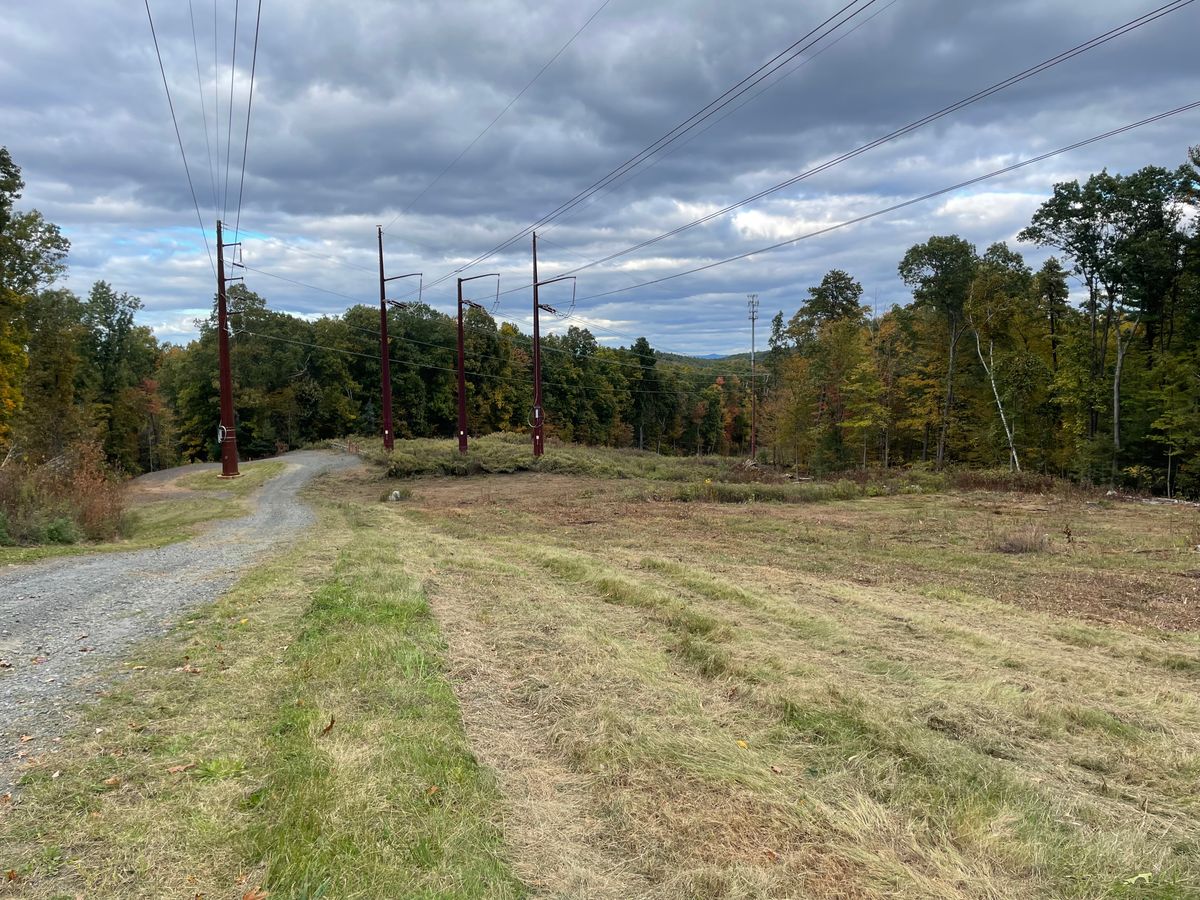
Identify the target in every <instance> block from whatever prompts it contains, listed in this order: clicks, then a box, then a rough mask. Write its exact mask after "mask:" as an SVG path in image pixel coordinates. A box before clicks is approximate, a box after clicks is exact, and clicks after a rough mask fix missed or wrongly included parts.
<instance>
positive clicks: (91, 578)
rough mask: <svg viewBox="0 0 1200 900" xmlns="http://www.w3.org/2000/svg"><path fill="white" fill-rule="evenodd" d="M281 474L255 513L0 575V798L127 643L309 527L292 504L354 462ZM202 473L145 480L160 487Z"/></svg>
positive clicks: (325, 460) (292, 461)
mask: <svg viewBox="0 0 1200 900" xmlns="http://www.w3.org/2000/svg"><path fill="white" fill-rule="evenodd" d="M280 459H282V460H283V461H285V462H287V463H288V467H287V469H286V470H285V471H284V472H283V474H281V475H279V476H277V477H275V478H273V479H271V480H270V481H268V482H267V483H266V484H265V485H264V486H263V487H262V489H261V490H260V491H259V492H258V494H257V496H255V498H254V500H253V504H254V511H253V512H252V513H251V514H250V515H248V516H245V517H243V518H240V519H234V520H224V521H221V522H218V523H216V524H215V525H214V526H210V527H209V528H207V529H206V530H205V531H204V532H203V533H201V534H200V535H198V536H197V537H195V538H193V539H191V540H188V541H184V542H181V543H178V544H171V545H169V546H166V547H159V548H157V549H150V550H137V551H131V552H127V553H120V552H118V553H99V554H94V555H84V556H70V557H60V558H58V559H54V560H50V561H46V562H41V563H34V564H31V565H27V566H19V567H15V568H12V569H10V570H8V571H5V572H0V658H2V659H5V660H8V661H9V663H10V664H11V666H12V668H9V669H5V670H3V671H0V793H2V792H3V791H5V790H7V789H8V787H9V786H10V785H11V782H12V780H13V779H14V778H15V772H16V769H17V768H18V765H17V763H18V762H19V757H20V756H25V755H27V756H34V755H38V754H42V753H46V752H52V751H53V749H54V739H55V738H56V737H58V736H59V735H61V734H62V733H63V732H64V731H65V730H66V729H68V728H69V727H70V726H71V724H72V723H73V721H74V720H75V718H76V715H77V711H78V708H79V706H80V704H81V703H82V702H83V701H86V699H87V698H88V697H89V696H91V695H94V694H95V693H97V692H98V691H100V690H102V689H103V688H104V684H105V680H104V678H105V675H106V673H108V672H109V670H110V667H111V665H112V664H113V663H114V662H116V661H117V660H120V659H121V658H122V657H123V655H124V654H125V653H127V652H128V651H129V649H130V647H131V646H133V645H134V644H135V643H137V642H138V641H141V640H144V639H146V638H150V637H155V636H157V635H160V634H163V633H165V632H166V631H167V630H168V629H169V628H170V627H171V626H172V625H173V624H174V623H175V622H176V621H177V619H178V617H179V615H180V614H181V613H182V612H184V611H186V610H187V609H189V608H191V607H193V606H195V605H197V604H200V603H206V602H209V601H212V600H214V599H216V598H217V597H218V596H220V595H221V594H222V593H223V592H224V591H226V590H227V589H228V588H229V587H230V586H231V585H232V584H233V583H234V582H235V581H236V579H237V578H238V576H239V575H240V574H241V573H242V571H243V570H244V569H245V568H246V567H247V566H249V565H251V564H253V563H255V562H258V561H259V560H261V559H262V558H263V556H264V554H266V553H268V552H269V551H271V550H272V549H274V548H276V547H278V546H279V545H280V544H281V543H283V542H285V541H287V540H289V539H291V538H294V537H295V536H296V535H297V534H299V533H300V532H301V531H302V530H303V529H304V528H305V527H306V526H307V525H309V524H310V523H311V522H312V521H313V517H312V512H311V511H310V510H309V509H308V507H307V506H306V505H305V504H304V503H303V502H302V501H301V500H300V499H299V497H298V496H297V495H298V493H299V491H300V489H301V488H302V487H303V486H304V485H305V484H306V483H307V482H308V481H309V479H311V478H312V477H313V476H315V475H318V474H320V473H321V472H324V471H327V470H329V469H340V468H347V467H349V466H353V465H355V464H356V463H357V459H356V458H355V457H350V456H339V455H336V454H333V453H326V452H317V451H301V452H296V453H290V454H287V455H285V456H283V457H280ZM201 470H202V469H201V467H198V466H189V467H186V468H184V469H178V470H170V471H167V472H157V473H154V474H153V475H148V476H144V478H145V480H146V486H150V487H153V488H156V489H157V488H160V487H167V486H168V484H169V482H171V481H172V480H174V478H176V477H178V476H179V475H180V474H191V473H193V472H196V471H201Z"/></svg>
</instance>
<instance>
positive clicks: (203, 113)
mask: <svg viewBox="0 0 1200 900" xmlns="http://www.w3.org/2000/svg"><path fill="white" fill-rule="evenodd" d="M188 19H189V21H190V22H191V23H192V52H193V53H194V54H195V56H196V89H197V90H198V91H199V92H200V118H201V120H202V121H203V122H204V149H205V150H206V151H207V152H208V180H209V181H210V182H211V184H212V194H213V215H214V216H215V215H216V214H217V173H216V167H215V164H214V162H213V152H212V142H211V141H209V139H208V107H207V106H205V104H204V82H203V80H202V79H201V77H200V44H199V42H198V41H197V40H196V16H195V13H194V12H193V10H192V0H188Z"/></svg>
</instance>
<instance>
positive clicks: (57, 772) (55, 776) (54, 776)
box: [50, 769, 62, 778]
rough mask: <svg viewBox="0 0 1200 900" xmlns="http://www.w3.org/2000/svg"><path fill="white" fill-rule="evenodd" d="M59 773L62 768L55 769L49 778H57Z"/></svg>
mask: <svg viewBox="0 0 1200 900" xmlns="http://www.w3.org/2000/svg"><path fill="white" fill-rule="evenodd" d="M61 774H62V769H59V770H58V771H56V772H55V773H54V774H53V775H51V776H50V777H51V778H57V777H58V776H59V775H61Z"/></svg>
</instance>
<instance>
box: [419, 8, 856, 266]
mask: <svg viewBox="0 0 1200 900" xmlns="http://www.w3.org/2000/svg"><path fill="white" fill-rule="evenodd" d="M860 2H862V0H850V2H849V3H847V4H846V5H845V6H843V7H842V8H841V9H839V10H838V11H837V12H835V13H834V14H833V15H831V16H829V17H828V18H826V19H825V20H824V21H822V22H821V23H820V24H819V25H817V26H816V27H815V28H813V29H811V30H810V31H808V32H807V33H806V34H805V35H804V36H803V37H801V38H800V39H799V40H797V41H795V42H794V43H792V44H791V45H790V46H789V47H787V48H786V49H784V50H782V51H780V52H779V53H778V54H776V55H775V56H774V57H772V58H771V59H770V60H768V61H767V62H766V63H764V64H763V65H761V66H759V67H758V68H757V69H755V70H754V71H753V72H751V73H750V74H749V75H747V76H745V77H744V78H743V79H742V80H741V81H739V82H737V84H735V85H733V86H732V87H730V88H729V89H727V90H726V91H725V92H724V93H723V94H721V95H720V96H718V97H717V98H716V99H714V100H712V101H710V102H709V103H708V105H707V106H705V107H703V108H701V109H700V110H699V111H697V112H695V113H693V114H692V115H691V116H689V117H688V118H687V119H685V120H683V121H682V122H680V123H679V124H678V125H676V126H675V127H674V128H672V129H671V130H669V131H668V132H666V133H665V134H664V135H662V136H661V137H660V138H658V140H656V141H654V142H653V143H651V144H650V145H649V146H647V147H645V148H643V149H642V150H641V151H639V152H638V153H636V154H634V155H633V156H631V157H630V158H629V159H627V160H626V161H625V162H623V163H622V164H621V165H619V166H617V167H616V168H615V169H613V170H611V171H610V172H609V173H608V174H607V175H604V176H603V177H601V178H600V179H598V180H597V181H594V182H592V184H591V185H589V186H588V187H586V188H584V189H583V190H582V191H580V192H579V193H578V194H576V195H575V196H574V197H572V198H571V199H569V200H567V201H566V202H564V203H562V204H560V205H559V206H558V207H557V208H556V209H554V210H552V211H551V212H549V213H547V214H546V215H544V216H542V217H541V218H540V219H538V220H537V221H536V222H534V223H532V224H531V225H529V226H527V227H526V228H524V229H523V230H522V231H520V232H518V233H517V234H515V235H513V236H512V237H510V238H508V239H507V240H505V241H503V242H501V243H500V244H497V245H496V246H495V247H493V248H492V249H491V250H488V251H486V252H484V253H482V254H480V255H479V256H477V257H475V259H473V260H471V261H470V262H468V263H466V264H465V265H463V266H460V267H458V268H457V269H455V270H453V271H452V272H449V273H447V274H446V275H443V276H441V277H439V278H436V279H434V280H433V281H432V282H430V284H429V287H433V286H435V285H437V284H440V283H441V282H443V281H445V280H447V279H448V278H452V277H453V276H454V275H457V274H459V273H461V272H464V271H466V270H467V269H469V268H471V267H472V266H474V265H477V264H478V263H480V262H483V261H484V260H485V259H488V258H490V257H491V256H493V255H495V254H496V253H498V252H499V251H501V250H503V249H505V248H506V247H508V246H510V245H511V244H513V243H514V242H516V241H518V240H521V239H522V238H524V237H526V236H527V235H529V234H530V233H531V232H532V231H533V230H535V229H537V228H539V227H541V226H542V225H544V224H546V223H547V222H550V221H553V220H554V219H555V218H557V217H558V216H560V215H562V214H563V213H564V212H566V211H567V210H568V209H571V208H572V207H573V206H576V205H578V204H579V203H581V202H582V201H583V200H585V199H586V198H587V197H589V196H591V195H592V194H594V193H595V192H596V191H598V190H600V189H601V188H603V187H604V186H605V185H606V184H608V183H609V182H611V181H612V180H613V179H615V178H618V177H620V176H621V175H623V174H624V173H625V172H627V171H629V170H630V169H632V168H634V167H635V166H638V165H640V164H641V163H643V162H645V160H647V159H649V158H650V157H651V156H654V155H655V154H656V153H659V152H661V151H662V150H663V149H664V148H666V147H668V146H669V145H670V144H672V143H673V142H674V141H676V140H678V139H679V138H680V137H682V136H683V135H685V134H687V133H688V132H689V131H691V130H692V129H693V128H695V127H696V126H697V125H699V124H700V123H701V122H703V121H704V120H705V119H707V118H709V117H710V116H712V115H713V114H714V113H716V112H718V111H720V110H721V109H722V108H724V107H725V106H728V105H729V104H730V103H732V102H733V101H734V100H736V99H737V98H738V97H740V96H741V95H742V94H744V93H746V92H747V91H749V90H750V89H752V88H753V87H755V86H756V85H758V84H759V83H761V82H762V81H763V80H764V79H766V78H768V77H769V76H770V75H772V74H773V73H774V72H776V71H778V70H779V69H780V68H782V67H783V66H785V65H787V63H788V62H790V61H791V60H792V59H794V58H795V57H797V56H799V55H800V54H801V53H803V52H804V51H805V50H807V49H809V48H811V47H812V46H814V45H816V44H817V43H818V42H819V41H821V40H822V39H824V38H825V37H827V36H829V35H830V34H832V33H833V32H835V31H836V30H837V29H839V28H840V27H841V26H842V25H844V24H846V23H847V22H849V21H850V20H851V19H853V18H854V17H855V16H858V15H859V14H861V13H862V12H863V11H865V10H866V9H867V8H868V7H870V6H872V5H873V4H875V3H877V2H879V0H866V3H865V4H864V5H862V6H859V7H858V8H857V9H853V11H850V10H852V8H853V7H855V6H856V5H857V4H858V3H860ZM848 11H850V12H849V14H848V15H846V17H845V18H844V19H841V20H840V21H836V22H835V20H837V19H838V17H839V16H842V15H843V14H845V13H847V12H848ZM831 22H832V23H834V24H833V25H832V26H830V23H831ZM826 26H830V27H828V29H827V30H826V31H824V32H823V33H821V34H817V33H818V32H820V31H821V29H823V28H826ZM814 35H816V37H813V36H814ZM806 42H807V43H806ZM781 60H782V62H781Z"/></svg>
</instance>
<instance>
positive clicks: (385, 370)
mask: <svg viewBox="0 0 1200 900" xmlns="http://www.w3.org/2000/svg"><path fill="white" fill-rule="evenodd" d="M378 227H379V382H380V390H381V391H382V393H383V449H384V450H386V451H387V452H389V453H390V452H391V451H392V448H393V447H394V446H395V440H394V439H393V436H392V365H391V361H390V360H389V359H388V356H389V354H388V320H387V294H386V288H385V285H386V284H387V279H386V278H384V277H383V226H382V225H380V226H378Z"/></svg>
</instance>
